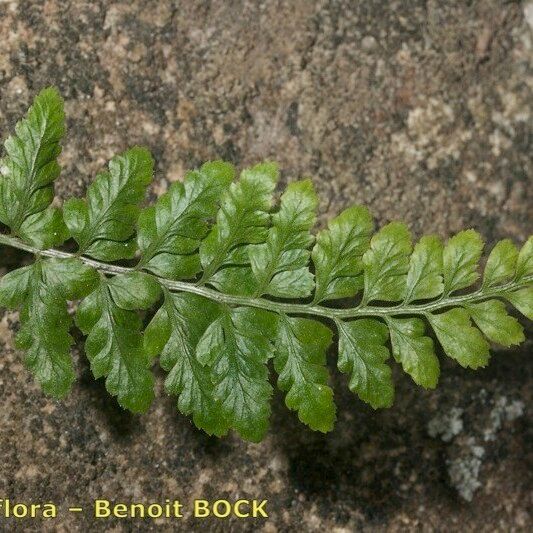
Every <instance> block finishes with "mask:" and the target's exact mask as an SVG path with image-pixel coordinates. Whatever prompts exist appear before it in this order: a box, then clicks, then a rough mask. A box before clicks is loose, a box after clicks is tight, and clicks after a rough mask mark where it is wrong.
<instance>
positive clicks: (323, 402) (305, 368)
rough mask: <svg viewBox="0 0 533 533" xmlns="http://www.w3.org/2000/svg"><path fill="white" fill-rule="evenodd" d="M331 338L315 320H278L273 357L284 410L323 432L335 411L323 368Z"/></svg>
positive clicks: (330, 422) (327, 429)
mask: <svg viewBox="0 0 533 533" xmlns="http://www.w3.org/2000/svg"><path fill="white" fill-rule="evenodd" d="M331 338H332V334H331V330H330V329H329V328H327V327H326V326H324V325H322V324H321V323H320V322H317V321H316V320H309V319H307V318H291V317H288V316H286V315H281V316H280V318H279V326H278V334H277V337H276V347H275V352H276V355H275V358H274V368H275V370H276V372H277V373H278V374H279V378H278V386H279V388H280V389H281V390H282V391H285V392H287V396H286V398H285V403H286V404H287V407H288V408H289V409H293V410H295V411H298V418H299V419H300V420H301V421H302V422H303V423H304V424H307V425H308V426H309V427H310V428H311V429H314V430H315V431H322V432H323V433H326V432H327V431H331V430H332V429H333V424H334V422H335V412H336V409H335V404H334V403H333V391H332V390H331V388H330V387H328V385H327V384H328V370H327V368H326V366H325V365H326V351H327V349H328V347H329V345H330V344H331Z"/></svg>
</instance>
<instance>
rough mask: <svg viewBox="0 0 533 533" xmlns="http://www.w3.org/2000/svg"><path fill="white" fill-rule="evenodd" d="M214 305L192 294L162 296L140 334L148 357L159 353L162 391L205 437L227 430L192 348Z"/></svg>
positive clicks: (213, 312)
mask: <svg viewBox="0 0 533 533" xmlns="http://www.w3.org/2000/svg"><path fill="white" fill-rule="evenodd" d="M219 312H220V310H219V307H218V305H217V304H216V303H214V302H212V301H210V300H207V299H206V298H202V297H201V296H197V295H195V294H185V293H181V294H172V293H170V292H168V291H167V292H166V293H165V303H164V305H163V306H162V307H161V308H160V309H159V311H158V312H157V313H156V315H155V316H154V318H153V319H152V321H151V322H150V324H149V325H148V327H147V328H146V331H145V335H144V348H145V352H146V354H147V355H148V357H150V358H152V357H154V356H156V355H159V354H161V358H160V364H161V366H162V367H163V369H164V370H165V371H167V372H168V376H167V378H166V380H165V390H166V391H167V393H168V394H173V395H175V396H178V409H179V410H180V411H181V412H182V413H183V414H184V415H192V417H193V421H194V423H195V424H196V426H197V427H199V428H201V429H203V430H204V431H205V432H206V433H208V434H209V435H216V436H222V435H225V434H226V433H227V431H228V429H229V426H228V422H227V421H226V419H225V415H224V413H223V411H222V406H221V404H220V401H219V400H218V399H217V398H216V397H215V386H214V384H213V383H212V382H211V373H210V371H209V368H206V367H204V366H202V365H201V364H200V363H199V362H198V360H197V359H196V353H195V351H196V345H197V344H198V341H199V340H200V338H201V337H202V335H203V334H204V332H205V330H206V329H207V327H208V326H209V324H210V323H212V322H213V321H214V320H216V318H217V316H218V314H219Z"/></svg>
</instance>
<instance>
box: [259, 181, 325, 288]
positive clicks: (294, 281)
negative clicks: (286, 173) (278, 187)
mask: <svg viewBox="0 0 533 533" xmlns="http://www.w3.org/2000/svg"><path fill="white" fill-rule="evenodd" d="M317 203H318V199H317V197H316V193H315V191H314V189H313V184H312V182H311V181H310V180H305V181H300V182H296V183H291V184H289V186H288V187H287V189H286V191H285V192H284V193H283V195H282V197H281V205H280V209H279V211H278V212H277V213H275V214H274V215H273V216H272V227H271V228H270V231H269V233H268V236H267V240H266V243H264V244H257V245H253V246H250V247H249V249H248V250H249V256H250V262H251V266H252V271H253V274H254V276H255V279H256V281H257V289H256V291H255V292H256V295H257V296H261V295H263V294H270V295H272V296H278V297H285V298H302V297H306V296H309V295H310V294H311V291H312V290H313V287H314V282H313V275H312V274H311V272H310V271H309V266H308V265H309V256H310V252H309V250H308V248H309V246H311V244H312V243H313V237H312V236H311V234H310V233H309V231H310V229H311V228H312V227H313V225H314V223H315V218H316V216H315V211H316V207H317Z"/></svg>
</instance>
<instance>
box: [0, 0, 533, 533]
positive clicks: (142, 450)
mask: <svg viewBox="0 0 533 533" xmlns="http://www.w3.org/2000/svg"><path fill="white" fill-rule="evenodd" d="M532 18H533V3H532V2H531V1H526V2H523V3H520V2H501V1H499V0H479V1H478V0H474V1H471V2H464V1H459V0H452V1H447V2H439V1H437V0H427V1H418V0H417V1H412V2H404V1H400V0H393V1H387V2H386V1H374V2H352V1H350V0H338V1H334V0H331V1H307V0H296V1H294V2H277V1H274V0H267V1H263V2H257V1H249V0H247V1H243V2H223V1H220V0H216V1H212V2H198V1H190V2H177V1H167V0H153V1H152V0H144V1H143V0H129V1H128V2H115V1H104V0H100V1H95V2H86V1H81V0H70V1H59V0H44V1H42V2H34V1H32V0H20V1H9V0H4V1H2V2H0V35H1V39H0V124H1V125H2V131H3V136H4V137H5V136H6V135H7V133H8V131H11V130H12V128H13V126H14V123H15V121H16V119H17V118H19V116H20V115H21V114H22V113H23V112H24V111H25V109H26V107H27V106H28V104H29V102H30V100H31V98H32V96H33V95H34V94H35V93H36V92H37V91H38V90H39V89H40V88H42V87H43V86H46V85H50V84H53V85H57V86H58V87H59V88H60V90H61V92H62V94H63V95H64V97H65V99H66V109H67V114H68V140H67V143H66V146H65V149H64V152H63V155H62V156H61V160H62V165H63V173H62V176H61V177H60V178H59V180H58V182H57V193H58V195H59V196H60V197H61V198H66V197H68V196H70V195H73V194H74V195H81V194H82V193H83V191H84V189H85V187H86V186H87V184H88V183H89V182H90V181H91V179H92V177H93V176H94V175H95V173H96V172H97V171H98V170H99V169H100V168H102V166H103V165H104V163H105V162H106V160H107V159H108V158H109V157H110V156H112V155H113V154H114V153H116V152H118V151H120V150H123V149H125V148H126V147H127V146H129V145H133V144H143V145H146V146H148V147H149V148H150V149H151V150H152V151H153V153H154V155H155V158H156V160H157V172H156V178H155V182H154V185H153V187H152V189H151V195H152V197H155V196H157V195H160V194H162V193H163V192H164V191H165V190H166V188H167V187H168V184H169V183H170V182H172V181H175V180H179V179H181V177H182V176H183V173H184V170H185V169H187V168H190V167H193V166H195V165H198V164H200V163H201V162H203V161H205V160H208V159H214V158H224V159H228V160H230V161H232V162H234V163H236V164H237V165H238V166H240V167H242V166H244V165H247V164H250V163H254V162H257V161H258V160H262V159H266V158H270V159H275V160H276V161H278V162H279V163H280V166H281V168H282V169H283V181H284V182H286V181H289V180H292V179H295V177H298V176H304V175H309V176H311V177H312V179H313V182H314V184H315V185H316V187H317V189H318V191H319V194H320V198H321V206H320V209H321V211H320V213H321V216H320V220H319V223H320V224H323V223H324V221H325V220H326V219H327V218H328V217H329V216H331V215H333V214H334V213H337V212H338V211H340V210H341V209H343V208H345V207H347V206H348V205H351V204H353V203H365V204H367V205H369V206H370V207H371V209H372V210H373V212H374V213H375V216H376V219H377V221H378V222H379V223H380V224H382V223H385V222H387V221H389V220H391V219H402V220H405V221H406V222H407V223H408V224H409V225H410V227H411V228H412V230H413V232H414V234H415V235H416V236H419V235H420V234H421V233H422V232H437V233H439V234H440V235H442V236H443V237H446V236H449V235H450V234H451V233H453V232H454V231H457V230H459V229H462V228H465V227H474V228H476V229H477V230H479V231H480V232H481V233H482V234H483V235H484V236H485V237H486V240H487V243H488V245H492V244H493V243H494V242H495V240H497V239H499V238H502V237H504V236H508V237H511V238H513V239H515V240H516V241H517V242H521V241H523V240H524V239H525V238H526V236H527V234H528V233H531V229H532V224H531V223H532V219H531V212H532V209H531V207H532V190H533V189H532V187H531V183H532V179H533V169H532V161H531V143H530V141H531V134H532V131H531V124H532V117H531V102H532V86H533V76H532V69H531V67H532V63H533V23H532ZM21 258H22V257H21V256H19V255H18V254H16V253H14V252H11V251H6V250H5V249H4V250H2V252H1V259H0V269H1V272H0V273H4V272H5V271H6V270H8V269H10V268H12V267H13V266H14V265H15V264H17V263H18V262H19V261H20V260H21ZM1 317H2V318H1V321H0V405H1V409H0V443H1V453H2V457H1V461H0V498H11V499H12V500H16V501H23V502H27V503H30V502H34V503H38V502H46V501H54V502H56V503H59V504H61V513H60V516H59V517H58V518H57V519H56V520H54V521H47V522H46V521H45V522H41V521H31V520H21V521H18V522H13V521H12V520H11V521H7V520H5V519H4V518H2V517H0V528H1V529H2V530H5V531H7V530H11V531H15V530H20V531H69V532H70V531H102V530H104V529H105V530H107V531H151V530H156V529H157V530H161V531H170V530H183V531H190V530H205V529H208V530H210V531H230V530H231V531H264V532H268V533H273V532H275V531H321V530H332V531H336V532H338V533H340V532H345V531H346V532H348V531H354V530H361V531H382V530H388V531H400V530H401V531H404V530H427V531H431V530H463V531H470V530H478V531H519V530H524V531H525V530H530V528H531V517H530V515H529V514H528V513H529V510H530V509H531V488H532V485H531V473H530V472H531V459H532V454H531V441H532V435H531V405H532V403H531V383H532V376H531V374H532V366H531V360H530V358H529V357H528V355H529V354H530V352H531V342H529V343H526V344H525V345H524V346H523V347H522V348H521V349H518V350H500V351H495V352H494V355H493V360H492V362H491V365H490V366H489V367H488V368H487V369H485V370H481V371H478V372H475V373H474V372H471V371H465V370H462V369H460V368H458V367H457V366H456V365H454V364H452V363H451V362H450V361H446V360H444V358H441V361H442V366H443V371H442V378H441V383H440V386H439V389H438V390H437V391H435V392H427V391H424V390H421V389H419V388H417V387H415V385H414V384H413V383H412V382H411V381H410V380H409V379H408V378H407V377H406V376H405V375H402V374H401V372H399V371H398V369H395V378H396V383H397V400H396V404H395V406H394V407H393V408H392V409H389V410H386V411H380V412H374V411H372V410H371V409H370V408H369V407H367V406H366V405H363V404H362V403H361V402H360V401H358V400H357V399H356V398H355V397H353V396H352V395H351V394H350V393H349V392H348V390H347V387H346V382H345V380H344V379H343V378H341V377H339V376H338V374H336V373H335V374H334V376H335V377H334V378H333V380H334V386H335V391H336V397H337V404H338V406H339V411H338V423H337V426H336V429H335V431H334V432H333V433H331V434H329V435H326V436H323V435H320V434H314V433H312V432H311V431H308V430H307V429H306V428H305V427H303V426H302V425H300V424H299V423H298V421H297V420H296V417H295V416H294V414H292V413H288V412H287V410H286V409H285V408H284V406H283V398H282V397H281V395H279V394H278V395H276V397H275V399H274V413H273V416H272V424H271V430H270V433H269V435H268V437H267V438H266V440H265V441H264V442H263V443H261V444H259V445H255V444H247V443H244V442H241V441H239V440H238V439H237V438H236V437H234V436H231V437H229V438H226V439H223V440H216V439H210V438H208V437H206V436H205V435H203V434H202V433H200V432H199V431H197V430H195V429H194V428H193V427H192V426H191V424H190V422H189V421H188V420H187V419H185V418H184V417H182V416H180V415H178V414H177V413H176V411H175V407H174V400H172V399H170V398H167V397H165V396H164V395H163V393H162V391H161V382H162V379H161V378H162V376H161V375H160V374H159V375H158V388H159V397H158V398H157V400H156V402H155V403H154V405H153V407H152V409H151V410H150V412H149V413H148V414H146V415H144V416H140V417H139V416H132V415H129V414H128V413H126V412H123V411H122V410H121V409H120V408H118V407H117V405H116V403H115V401H114V400H113V399H111V398H109V397H108V396H107V395H106V394H105V390H104V388H103V385H102V383H101V382H94V380H93V379H92V378H91V375H90V371H89V368H88V365H87V363H86V361H85V360H84V358H83V356H82V355H81V354H80V348H81V338H80V336H79V335H78V337H77V344H76V346H75V347H74V349H73V352H74V357H75V361H76V365H77V369H78V373H79V376H80V379H79V381H78V383H77V384H76V385H75V388H74V391H73V393H72V395H71V396H70V397H69V398H68V399H67V400H65V401H64V402H61V403H56V402H54V401H51V400H50V399H47V398H46V397H45V396H44V395H43V394H42V393H41V391H40V390H39V388H38V387H37V386H36V385H35V384H34V383H33V381H32V379H31V377H30V375H29V374H28V373H27V372H26V371H25V370H24V368H23V366H22V362H21V354H20V353H19V352H18V351H16V350H15V349H14V345H13V335H14V332H15V331H16V330H17V328H18V315H17V314H16V313H3V314H2V315H1ZM528 328H529V335H530V338H531V326H530V325H529V326H528ZM333 357H334V354H333V353H332V354H331V358H332V360H331V367H332V369H333V367H334V363H333ZM528 469H529V471H528ZM202 497H203V498H208V499H219V498H227V499H237V498H260V499H263V498H266V499H268V500H269V503H268V511H269V514H270V517H269V519H268V520H266V519H262V520H261V519H257V520H235V519H232V520H230V521H221V520H218V521H211V520H206V521H200V520H193V519H191V518H185V519H183V520H182V521H180V522H172V521H169V520H164V519H160V520H156V521H152V520H144V521H143V520H131V521H130V520H126V519H124V520H118V519H115V520H110V521H102V522H99V523H96V522H94V520H92V519H91V518H90V517H89V514H90V513H89V511H88V508H89V504H90V502H92V500H93V499H95V498H109V499H112V500H115V501H123V502H131V501H144V502H159V501H163V502H164V500H165V498H170V499H174V498H176V499H181V500H183V501H184V502H185V503H187V504H188V503H190V502H191V501H192V500H193V499H194V498H202ZM468 500H470V501H468ZM69 505H82V506H84V507H86V508H87V511H86V512H84V513H81V514H69V513H68V512H67V511H66V508H67V506H69Z"/></svg>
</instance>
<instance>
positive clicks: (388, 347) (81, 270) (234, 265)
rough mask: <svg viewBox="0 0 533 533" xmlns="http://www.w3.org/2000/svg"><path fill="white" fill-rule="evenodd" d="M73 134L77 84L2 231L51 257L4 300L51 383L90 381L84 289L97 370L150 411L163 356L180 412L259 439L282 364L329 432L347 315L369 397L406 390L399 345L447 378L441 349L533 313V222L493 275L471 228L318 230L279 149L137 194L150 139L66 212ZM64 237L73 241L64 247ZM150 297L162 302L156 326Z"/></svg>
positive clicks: (305, 410) (35, 111) (17, 142)
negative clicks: (66, 164) (245, 165)
mask: <svg viewBox="0 0 533 533" xmlns="http://www.w3.org/2000/svg"><path fill="white" fill-rule="evenodd" d="M63 132H64V116H63V108H62V101H61V98H60V97H59V95H58V93H57V92H56V91H55V90H54V89H45V90H44V91H43V92H41V93H40V94H39V95H38V96H37V97H36V99H35V103H34V104H33V106H32V107H31V108H30V110H29V112H28V115H27V117H26V118H25V119H23V120H22V121H21V122H19V124H18V125H17V126H16V132H15V135H13V136H12V137H10V138H9V139H8V140H7V141H6V143H5V148H6V155H5V157H4V159H2V162H1V166H0V170H1V177H0V222H2V223H3V224H4V225H5V226H7V227H8V228H9V229H10V233H9V234H7V233H4V234H0V244H1V245H5V246H13V247H15V248H19V249H21V250H25V251H27V252H30V253H32V254H34V255H35V262H34V263H33V264H32V265H30V266H25V267H22V268H19V269H18V270H14V271H12V272H10V273H8V274H6V275H5V276H4V277H3V278H2V279H1V280H0V306H4V307H9V308H18V309H20V311H21V312H20V320H21V329H20V332H19V334H18V335H17V345H18V346H19V347H20V348H22V349H24V350H25V351H26V355H25V363H26V366H27V367H28V368H29V370H30V371H31V372H32V373H33V374H34V375H35V378H36V379H37V380H38V381H39V383H40V384H41V386H42V388H43V390H44V391H45V392H46V393H48V394H51V395H52V396H55V397H63V396H64V395H65V394H66V393H67V392H68V391H69V389H70V388H71V385H72V383H73V381H74V379H75V375H74V371H73V365H72V361H71V358H70V354H69V346H70V344H71V342H72V341H71V337H70V335H69V330H70V327H71V319H70V316H69V314H68V312H67V302H68V301H73V300H81V302H80V303H79V305H78V309H77V312H76V314H75V321H76V325H77V326H78V327H79V328H80V330H81V331H82V332H83V333H84V334H85V335H86V336H87V338H86V342H85V351H86V354H87V357H88V358H89V361H90V364H91V370H92V372H93V374H94V376H95V378H100V377H103V378H105V381H106V387H107V390H108V391H109V393H110V394H112V395H114V396H116V397H117V400H118V402H119V403H120V405H122V406H123V407H124V408H126V409H129V410H131V411H133V412H143V411H146V410H147V409H148V408H149V406H150V404H151V402H152V399H153V397H154V378H153V374H152V371H151V366H152V365H153V364H154V360H155V359H157V358H159V364H160V365H161V367H162V369H163V370H164V371H165V372H166V373H167V377H166V380H165V390H166V392H167V393H168V394H171V395H173V396H176V398H177V408H178V410H179V411H180V412H182V413H183V414H184V415H187V416H191V417H192V419H193V421H194V423H195V424H196V426H198V427H199V428H201V429H202V430H204V431H205V432H207V433H209V434H213V435H217V436H222V435H225V434H226V433H227V432H228V431H230V430H235V431H237V432H238V433H239V434H240V435H241V436H242V437H243V438H245V439H249V440H253V441H258V440H260V439H261V438H262V437H263V436H264V435H265V432H266V431H267V428H268V421H269V416H270V399H271V396H272V390H273V389H272V385H271V383H270V379H269V365H268V361H269V359H273V365H272V366H273V369H274V371H275V373H276V374H277V375H278V378H277V386H278V387H279V389H280V390H281V391H282V392H283V393H285V403H286V405H287V407H288V408H289V409H291V410H294V411H296V412H297V414H298V417H299V419H300V420H301V421H302V422H303V423H304V424H307V425H308V426H309V427H310V428H311V429H313V430H318V431H322V432H326V431H330V430H331V429H332V428H333V426H334V422H335V415H336V408H335V404H334V397H333V396H334V395H333V390H332V388H331V387H330V385H329V381H330V378H329V372H328V369H327V366H326V354H327V353H328V350H329V348H330V346H331V343H332V339H333V337H334V335H333V332H334V330H333V329H332V328H335V330H336V333H337V336H338V350H337V354H338V358H337V365H338V368H339V370H340V371H341V372H343V373H346V374H347V375H348V376H349V388H350V390H351V391H352V392H354V393H355V394H357V395H358V396H359V398H360V399H361V400H363V401H364V402H367V403H368V404H370V405H371V406H372V407H373V408H380V407H388V406H390V405H392V403H393V400H394V383H393V379H392V370H391V359H392V362H394V361H395V362H397V363H399V364H400V365H401V367H402V368H403V370H404V371H405V372H406V373H407V374H408V375H409V376H410V377H411V378H412V379H413V381H414V382H415V383H417V384H418V385H420V386H422V387H425V388H428V389H432V388H434V387H436V385H437V382H438V378H439V373H440V365H439V349H438V348H437V347H438V346H440V348H441V351H442V353H443V354H445V355H447V356H449V357H451V358H452V359H455V360H456V361H457V362H458V363H459V364H460V365H462V366H464V367H468V368H473V369H475V368H478V367H483V366H485V365H486V364H487V363H488V361H489V358H490V354H489V348H490V344H491V343H494V344H499V345H502V346H506V347H508V346H511V345H516V344H519V343H521V342H523V341H524V339H525V337H524V332H523V328H522V326H521V325H520V323H519V322H518V320H517V319H516V318H514V317H513V316H511V315H509V313H508V310H507V304H511V305H513V306H514V307H515V308H516V309H517V310H518V311H519V312H521V313H522V314H523V315H525V316H526V317H527V318H529V319H532V318H533V238H532V237H530V238H529V239H528V241H527V242H526V243H525V244H524V246H523V247H522V248H521V249H520V250H519V249H518V248H517V247H516V246H515V244H514V243H512V242H511V241H510V240H508V239H505V240H503V241H501V242H499V243H497V244H496V246H494V248H493V249H492V251H491V252H490V254H489V256H488V258H487V261H486V265H485V269H484V272H483V274H482V272H481V270H480V267H479V262H480V258H481V255H482V251H483V241H482V238H481V236H480V235H479V234H478V233H477V232H476V231H474V230H472V229H469V230H466V231H462V232H460V233H458V234H457V235H454V236H452V237H451V238H450V239H448V241H447V242H446V243H443V242H442V241H441V240H440V239H439V238H438V237H437V236H434V235H428V236H423V237H422V238H421V239H420V240H419V241H418V242H417V243H415V244H414V246H413V242H412V237H411V234H410V232H409V230H408V228H407V227H406V226H405V224H402V223H400V222H396V221H395V222H391V223H389V224H387V225H385V226H383V227H382V228H381V229H379V230H378V231H377V232H374V223H373V221H372V217H371V215H370V213H369V211H368V209H367V208H366V207H363V206H354V207H351V208H349V209H346V210H345V211H343V212H342V213H341V214H340V215H339V216H337V217H336V218H334V219H333V220H331V221H330V222H329V224H328V225H327V228H325V229H323V230H321V231H319V232H318V233H317V234H316V236H315V235H314V234H313V232H312V229H313V225H314V223H315V218H316V208H317V203H318V202H317V197H316V194H315V192H314V189H313V186H312V181H311V180H309V179H307V180H303V181H299V182H294V183H290V184H289V185H288V186H287V188H286V190H285V191H284V192H283V193H282V194H281V197H280V201H279V204H278V203H277V202H276V199H275V196H276V195H275V188H276V183H277V181H278V175H279V173H278V169H277V166H276V165H275V164H273V163H269V162H267V163H261V164H259V165H256V166H254V167H251V168H249V169H245V170H243V171H242V172H241V174H240V176H239V178H238V179H235V172H234V169H233V167H232V166H231V165H230V164H228V163H223V162H220V161H215V162H210V163H206V164H204V165H203V166H202V167H201V168H200V169H197V170H193V171H191V172H189V173H187V175H186V176H185V178H184V181H183V182H182V183H175V184H173V185H172V186H171V187H170V189H169V191H168V192H167V193H166V194H164V195H163V196H161V197H160V198H159V199H158V200H157V202H156V203H155V205H153V206H148V207H145V208H144V209H141V205H140V204H141V202H142V201H143V199H144V196H145V191H146V189H147V187H148V186H149V184H150V181H151V178H152V174H153V161H152V157H151V155H150V153H149V152H148V151H147V150H146V149H144V148H140V147H134V148H132V149H130V150H127V151H126V152H124V153H123V154H121V155H119V156H117V157H115V158H113V159H112V160H111V161H110V163H109V170H108V171H106V172H102V173H100V174H99V175H98V176H97V177H96V179H95V181H94V182H93V183H92V185H90V186H89V188H88V191H87V198H86V199H76V198H75V199H70V200H67V201H66V202H65V204H64V207H63V209H62V210H61V209H58V208H55V207H51V206H50V203H51V201H52V198H53V189H52V184H53V181H54V179H55V178H56V177H57V176H58V174H59V166H58V163H57V157H58V155H59V153H60V146H59V142H60V140H61V138H62V136H63ZM67 238H71V239H73V240H74V241H75V242H76V243H77V247H78V249H77V251H76V252H74V253H71V252H67V251H63V250H59V249H57V248H53V246H56V247H57V246H59V245H61V244H62V243H63V242H64V241H65V240H66V239H67ZM124 259H129V260H131V259H133V260H134V263H131V262H130V263H128V264H129V265H131V264H134V265H135V266H125V265H124V264H119V263H117V261H120V260H124ZM147 309H153V310H154V311H155V314H153V317H152V318H151V320H150V322H149V324H148V325H147V326H146V328H144V326H143V320H142V316H143V315H142V314H141V312H142V311H145V310H147ZM391 356H392V358H391Z"/></svg>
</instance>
